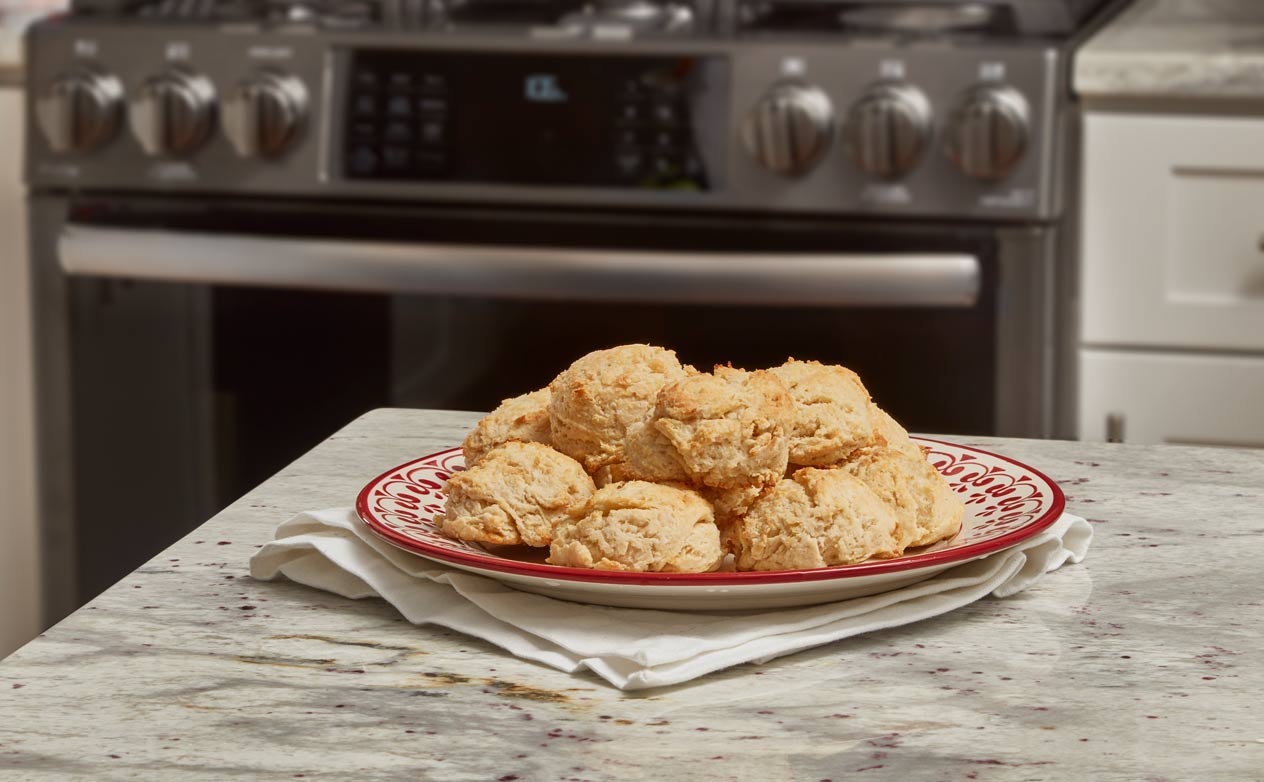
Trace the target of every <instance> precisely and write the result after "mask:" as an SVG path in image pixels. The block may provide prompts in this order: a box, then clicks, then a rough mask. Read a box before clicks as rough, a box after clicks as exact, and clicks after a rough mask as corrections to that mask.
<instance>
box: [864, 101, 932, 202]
mask: <svg viewBox="0 0 1264 782" xmlns="http://www.w3.org/2000/svg"><path fill="white" fill-rule="evenodd" d="M930 118H931V110H930V103H929V102H928V101H927V100H926V96H925V95H923V94H922V92H921V90H919V89H917V88H916V87H913V86H911V85H907V84H880V85H878V86H876V87H874V88H873V89H871V90H870V91H869V93H868V94H866V95H865V96H864V97H863V98H861V99H860V102H859V103H857V104H856V105H854V106H852V108H851V111H849V112H848V113H847V121H846V122H845V123H844V124H843V144H844V145H845V146H846V148H847V153H848V154H849V155H850V156H851V159H852V162H854V163H855V164H856V167H857V168H859V169H860V170H861V171H863V172H865V173H866V174H869V175H870V176H875V177H882V178H883V179H898V178H900V177H902V176H904V175H905V174H907V173H908V172H910V171H912V170H913V167H914V166H916V165H917V161H918V160H919V159H921V156H922V150H923V149H924V148H925V146H926V139H927V138H928V137H929V136H930Z"/></svg>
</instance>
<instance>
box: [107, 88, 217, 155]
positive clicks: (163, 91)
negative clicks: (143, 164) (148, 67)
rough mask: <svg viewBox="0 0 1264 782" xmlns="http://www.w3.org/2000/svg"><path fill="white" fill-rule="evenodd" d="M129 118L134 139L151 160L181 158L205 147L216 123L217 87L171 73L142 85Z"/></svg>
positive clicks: (134, 98)
mask: <svg viewBox="0 0 1264 782" xmlns="http://www.w3.org/2000/svg"><path fill="white" fill-rule="evenodd" d="M128 118H129V119H130V121H131V126H132V135H134V136H136V140H137V141H139V142H140V146H141V148H142V149H143V150H145V154H146V155H149V156H151V157H181V156H184V155H188V154H189V153H191V152H193V151H194V150H195V149H197V148H198V147H200V146H202V144H203V142H205V141H206V139H207V137H208V136H209V135H210V133H211V126H212V124H213V123H214V121H215V87H214V86H212V85H211V82H210V80H209V79H207V78H206V77H205V76H200V75H198V74H196V73H191V72H189V71H185V70H170V71H167V72H166V73H163V74H159V75H158V76H155V77H153V78H152V79H150V80H149V81H147V82H145V83H144V84H142V85H141V88H140V92H139V94H137V95H136V96H135V97H133V98H132V101H131V107H130V111H129V115H128Z"/></svg>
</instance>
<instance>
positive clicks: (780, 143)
mask: <svg viewBox="0 0 1264 782" xmlns="http://www.w3.org/2000/svg"><path fill="white" fill-rule="evenodd" d="M833 134H834V107H833V105H832V104H831V103H830V99H829V96H827V95H826V94H825V93H824V92H822V91H821V90H820V89H818V88H816V87H810V86H807V85H803V84H791V83H786V84H779V85H777V86H776V87H773V88H772V90H771V91H769V93H768V94H767V95H765V96H764V97H763V98H762V99H760V101H759V103H757V104H755V107H754V108H753V109H751V110H750V113H749V114H747V115H746V120H745V122H743V123H742V128H741V137H742V144H743V146H745V147H746V151H747V153H749V154H750V156H751V157H752V158H754V159H755V161H756V162H758V163H759V164H760V165H761V166H763V167H764V168H766V169H768V170H769V171H772V172H773V173H776V174H781V175H782V176H802V175H803V174H806V173H807V172H808V171H810V170H811V169H812V167H813V166H815V165H816V164H817V163H818V162H819V161H820V159H821V157H822V156H824V154H825V151H826V150H827V149H829V145H830V141H831V138H832V136H833Z"/></svg>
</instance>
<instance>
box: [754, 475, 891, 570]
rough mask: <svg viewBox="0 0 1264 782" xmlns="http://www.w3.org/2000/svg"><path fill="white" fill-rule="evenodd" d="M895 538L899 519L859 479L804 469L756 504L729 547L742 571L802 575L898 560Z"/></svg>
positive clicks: (778, 485)
mask: <svg viewBox="0 0 1264 782" xmlns="http://www.w3.org/2000/svg"><path fill="white" fill-rule="evenodd" d="M895 534H896V519H895V514H894V513H893V512H892V510H891V509H890V508H889V507H887V505H886V503H884V502H883V501H882V500H881V498H879V497H878V496H877V495H876V494H874V492H873V491H872V490H871V489H870V488H869V487H868V486H866V485H865V484H864V483H863V482H862V481H860V480H859V479H858V478H856V477H855V476H853V475H851V474H849V473H847V472H844V471H843V470H838V469H819V468H815V467H805V468H803V469H801V470H799V471H797V472H796V473H795V474H794V476H793V477H792V478H788V479H786V480H783V481H781V482H780V483H778V484H777V485H776V486H775V487H773V489H772V490H771V491H769V492H768V493H767V494H765V495H763V496H762V497H760V498H759V499H757V500H756V501H755V503H754V504H753V505H752V506H751V508H750V510H749V511H747V513H746V515H745V516H743V517H742V518H741V519H739V520H738V521H737V522H735V523H734V525H733V527H732V530H731V533H730V536H729V542H730V545H731V546H732V547H733V553H734V555H735V556H736V558H737V568H738V570H797V569H803V568H819V567H829V566H832V565H850V564H853V563H856V562H863V561H865V560H866V559H869V558H871V557H894V556H898V555H899V546H898V544H897V543H896V540H895Z"/></svg>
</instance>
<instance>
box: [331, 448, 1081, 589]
mask: <svg viewBox="0 0 1264 782" xmlns="http://www.w3.org/2000/svg"><path fill="white" fill-rule="evenodd" d="M914 439H915V440H916V441H918V442H919V443H921V444H922V445H923V446H926V447H927V448H928V449H929V452H928V454H927V458H928V459H929V460H930V463H931V464H932V465H934V466H935V468H936V469H937V470H939V472H940V474H942V475H943V476H944V477H945V478H946V479H947V480H948V483H949V484H950V485H951V486H952V488H953V490H954V491H956V492H957V493H958V495H960V496H961V499H962V501H963V502H964V503H965V506H966V510H965V518H964V519H963V521H962V527H961V531H960V532H959V533H957V535H956V536H954V537H953V538H952V539H951V540H949V541H947V542H943V543H939V544H936V545H934V546H931V547H929V548H927V549H925V550H923V551H921V552H918V553H913V554H906V555H905V556H903V557H898V558H896V559H885V560H873V561H869V562H862V563H860V564H858V565H844V566H840V567H831V568H818V569H815V570H782V571H772V572H749V573H623V572H612V571H597V570H584V569H581V568H568V567H559V566H556V565H543V564H538V563H534V562H523V561H520V560H516V559H510V558H509V557H506V556H501V555H499V554H497V553H493V552H491V551H488V550H487V549H484V548H483V547H481V546H479V545H477V544H472V543H466V542H465V541H461V540H453V539H452V538H449V537H447V536H446V535H444V534H443V533H442V532H440V530H439V528H438V526H437V525H436V524H435V518H436V517H437V516H438V515H440V514H441V513H443V503H444V494H443V487H444V485H445V483H446V482H447V480H448V478H450V477H452V474H453V473H454V472H456V471H458V470H461V469H464V458H463V457H462V455H461V449H460V448H449V449H448V450H446V451H440V452H438V453H434V454H430V455H429V456H423V457H421V458H420V459H417V460H415V461H412V462H408V463H407V464H403V465H400V466H399V467H396V468H394V469H392V470H388V471H387V472H385V473H383V474H382V475H380V476H378V477H377V478H375V479H374V480H373V481H371V482H370V483H369V484H368V485H367V486H365V487H364V489H363V490H361V492H360V495H359V497H358V498H357V500H356V511H357V512H358V514H359V516H360V518H361V519H362V520H363V521H364V523H365V524H367V525H368V526H369V529H371V530H372V531H373V532H374V533H375V534H377V535H378V536H379V537H381V538H383V539H385V540H387V541H388V542H390V543H393V544H394V545H396V546H398V547H400V548H402V549H404V550H406V551H410V552H412V553H414V554H419V555H421V556H423V557H427V558H429V559H434V560H438V561H441V562H450V563H459V564H462V565H465V566H467V567H470V566H472V567H475V568H481V569H485V570H489V571H495V572H507V573H516V574H519V575H525V576H536V577H545V578H549V579H552V580H559V581H589V582H594V581H596V582H604V583H640V584H647V583H648V584H654V583H661V584H671V585H679V584H691V583H697V584H707V585H710V586H716V585H723V584H772V583H783V582H788V581H813V580H818V579H826V578H847V577H852V576H861V575H872V574H875V573H883V572H895V571H902V570H912V569H917V568H922V567H930V566H936V565H943V564H951V563H953V562H964V561H967V560H970V559H974V558H976V557H979V556H983V555H986V554H991V553H994V552H996V551H1001V550H1003V549H1006V548H1009V547H1010V546H1013V545H1016V544H1018V543H1021V542H1022V541H1024V540H1026V539H1027V538H1029V537H1031V536H1033V535H1035V534H1037V533H1039V532H1041V531H1042V530H1044V529H1045V528H1046V527H1048V526H1049V525H1050V524H1052V523H1053V522H1054V521H1056V520H1057V519H1058V517H1059V516H1061V515H1062V510H1063V507H1064V505H1065V499H1064V497H1063V495H1062V490H1061V489H1060V488H1058V485H1057V484H1056V483H1054V482H1053V481H1052V480H1050V479H1049V478H1048V477H1046V476H1045V475H1044V474H1043V473H1041V472H1039V471H1038V470H1035V469H1033V468H1031V467H1029V466H1027V465H1025V464H1022V463H1020V462H1016V461H1014V460H1013V459H1009V458H1007V457H1005V456H1001V455H999V454H995V453H991V452H989V451H984V450H980V449H978V448H971V447H968V446H964V445H956V444H954V443H945V442H939V441H936V440H927V439H923V438H914Z"/></svg>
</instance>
